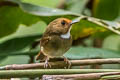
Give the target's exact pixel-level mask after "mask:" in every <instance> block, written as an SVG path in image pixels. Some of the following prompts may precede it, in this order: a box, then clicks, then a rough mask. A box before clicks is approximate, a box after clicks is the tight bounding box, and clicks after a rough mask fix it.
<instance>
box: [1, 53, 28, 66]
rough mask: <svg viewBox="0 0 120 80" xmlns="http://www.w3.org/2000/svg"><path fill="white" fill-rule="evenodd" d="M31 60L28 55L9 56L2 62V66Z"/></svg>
mask: <svg viewBox="0 0 120 80" xmlns="http://www.w3.org/2000/svg"><path fill="white" fill-rule="evenodd" d="M28 62H29V57H28V56H23V55H19V56H9V57H7V58H6V59H4V60H3V61H1V62H0V66H4V65H10V64H27V63H28Z"/></svg>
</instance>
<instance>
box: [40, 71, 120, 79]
mask: <svg viewBox="0 0 120 80" xmlns="http://www.w3.org/2000/svg"><path fill="white" fill-rule="evenodd" d="M111 75H112V76H113V75H120V72H106V73H89V74H71V75H43V77H42V80H98V79H101V78H102V79H103V78H104V79H105V78H106V76H111ZM109 79H110V78H109Z"/></svg>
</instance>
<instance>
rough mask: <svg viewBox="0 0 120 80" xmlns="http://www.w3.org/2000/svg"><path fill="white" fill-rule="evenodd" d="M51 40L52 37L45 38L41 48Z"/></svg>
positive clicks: (42, 40) (41, 41)
mask: <svg viewBox="0 0 120 80" xmlns="http://www.w3.org/2000/svg"><path fill="white" fill-rule="evenodd" d="M50 40H51V37H50V36H47V37H43V38H42V39H41V40H40V46H44V45H46V44H47V43H48V42H49V41H50Z"/></svg>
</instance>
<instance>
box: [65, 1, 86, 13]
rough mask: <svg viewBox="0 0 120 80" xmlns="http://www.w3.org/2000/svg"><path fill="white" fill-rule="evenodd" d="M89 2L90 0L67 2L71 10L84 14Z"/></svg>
mask: <svg viewBox="0 0 120 80" xmlns="http://www.w3.org/2000/svg"><path fill="white" fill-rule="evenodd" d="M87 2H88V0H69V1H68V2H66V4H67V5H68V10H69V11H71V12H76V13H78V14H82V12H83V10H84V8H85V6H86V4H87Z"/></svg>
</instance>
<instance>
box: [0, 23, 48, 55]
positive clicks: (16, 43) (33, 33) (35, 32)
mask: <svg viewBox="0 0 120 80" xmlns="http://www.w3.org/2000/svg"><path fill="white" fill-rule="evenodd" d="M45 26H46V24H45V23H44V22H38V23H36V24H34V25H32V26H30V27H25V26H20V27H19V29H18V31H17V32H16V33H14V34H12V35H10V36H8V37H5V38H2V39H1V40H0V55H10V54H11V52H16V51H17V52H19V51H22V50H24V49H25V48H27V49H26V50H27V51H29V47H30V46H31V44H32V43H33V42H34V41H35V40H36V39H39V38H40V37H41V35H42V34H43V32H44V30H45V28H46V27H45Z"/></svg>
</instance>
